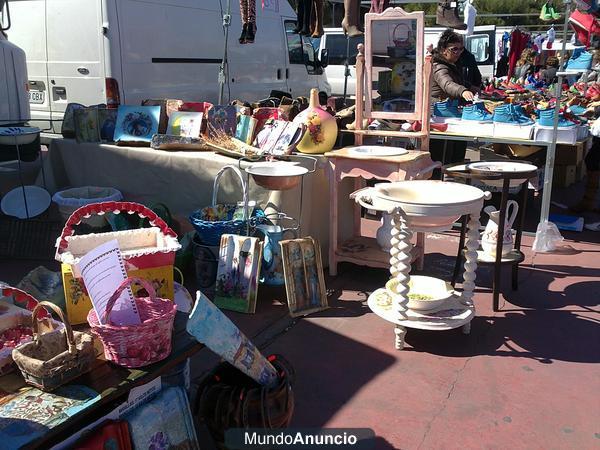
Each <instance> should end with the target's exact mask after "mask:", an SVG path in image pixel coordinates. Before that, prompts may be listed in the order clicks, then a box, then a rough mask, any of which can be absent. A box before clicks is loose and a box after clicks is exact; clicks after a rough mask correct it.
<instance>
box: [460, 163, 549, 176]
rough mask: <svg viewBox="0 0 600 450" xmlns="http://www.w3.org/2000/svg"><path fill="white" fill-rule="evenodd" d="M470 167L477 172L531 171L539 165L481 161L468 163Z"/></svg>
mask: <svg viewBox="0 0 600 450" xmlns="http://www.w3.org/2000/svg"><path fill="white" fill-rule="evenodd" d="M466 167H467V168H468V169H471V170H474V171H477V172H510V173H519V172H531V171H534V170H537V166H534V165H533V164H526V163H522V162H513V161H480V162H474V163H469V164H466Z"/></svg>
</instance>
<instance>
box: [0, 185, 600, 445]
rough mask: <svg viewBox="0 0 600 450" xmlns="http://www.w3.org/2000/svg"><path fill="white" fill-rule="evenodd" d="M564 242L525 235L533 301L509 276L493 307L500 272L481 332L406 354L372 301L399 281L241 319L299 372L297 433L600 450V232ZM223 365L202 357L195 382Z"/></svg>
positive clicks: (439, 256)
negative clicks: (322, 307) (553, 247)
mask: <svg viewBox="0 0 600 450" xmlns="http://www.w3.org/2000/svg"><path fill="white" fill-rule="evenodd" d="M566 197H568V195H567V196H566ZM531 207H532V208H533V209H535V208H536V204H535V202H532V206H531ZM533 222H534V221H532V223H533ZM564 234H565V236H566V237H567V238H568V240H567V241H565V248H564V249H563V250H562V252H561V253H558V254H546V255H537V256H535V257H533V256H532V254H531V252H530V246H531V242H532V240H531V238H526V239H525V247H526V248H525V251H526V253H527V259H526V261H525V262H524V263H523V264H522V265H521V270H520V286H519V291H516V292H513V291H511V290H510V273H509V271H508V270H507V271H505V273H504V276H503V279H504V297H503V298H502V299H501V311H500V312H496V313H494V312H492V310H491V293H490V290H489V288H490V280H491V271H490V269H489V268H486V267H481V268H480V269H479V270H478V272H477V273H478V279H477V286H478V288H477V291H476V295H475V303H476V305H477V308H478V311H477V317H476V319H475V320H474V321H473V326H472V332H471V334H470V335H469V336H465V335H463V334H461V333H460V331H458V330H456V331H449V332H426V331H418V330H409V332H408V335H407V338H406V342H407V345H406V348H405V349H404V350H403V351H396V350H394V348H393V338H394V337H393V336H394V335H393V329H392V325H391V324H388V323H386V322H384V321H383V320H381V319H379V318H378V317H377V316H375V315H374V314H372V313H371V312H370V311H369V309H368V308H367V307H366V303H365V300H366V297H367V295H368V293H370V292H372V291H373V290H374V289H375V288H378V287H380V286H382V285H383V284H384V283H385V280H386V279H387V277H388V275H387V273H386V271H384V270H370V269H365V268H361V267H357V266H352V265H346V264H343V265H341V266H340V275H339V276H338V277H336V278H334V279H331V278H328V280H327V286H328V288H329V289H331V291H332V295H331V297H330V302H331V308H330V309H329V310H327V311H325V312H323V313H320V314H315V315H313V316H310V317H308V318H304V319H299V320H291V319H290V318H289V316H288V315H287V307H286V306H285V304H283V303H282V301H283V300H284V299H285V293H284V291H283V290H282V289H272V288H271V289H266V288H261V290H260V291H259V293H260V295H259V303H258V310H257V313H256V314H255V315H242V314H235V313H231V314H230V316H231V317H232V318H233V320H234V321H235V322H236V323H238V325H239V326H240V327H241V328H242V330H243V331H244V332H246V333H247V334H248V335H249V336H252V338H253V340H254V341H255V342H256V343H257V344H258V345H260V346H261V347H262V348H263V349H264V352H265V353H280V354H282V355H285V357H286V358H287V359H288V360H289V361H290V362H291V363H292V364H293V366H294V368H295V370H296V383H295V387H294V388H295V394H296V410H295V414H294V418H293V422H292V425H295V426H302V427H369V428H372V429H374V430H375V432H376V433H377V435H378V436H379V437H378V445H377V448H378V449H391V448H402V449H418V448H422V449H441V448H444V449H445V448H448V449H464V448H489V449H508V448H510V449H521V448H523V449H525V448H527V449H531V448H539V449H591V448H599V447H600V425H599V424H600V395H599V394H598V393H599V392H600V371H599V370H598V367H599V366H598V364H599V363H600V326H599V324H598V322H599V315H598V311H599V308H598V303H599V302H598V299H599V298H600V258H599V257H598V256H599V254H600V244H598V243H594V241H595V242H598V238H597V237H596V236H597V234H596V233H591V232H588V233H582V234H575V233H572V234H568V233H564ZM456 245H457V236H456V234H452V233H449V234H445V235H432V236H430V238H429V239H428V240H427V248H426V253H427V256H426V258H427V260H426V264H425V267H426V271H425V272H426V273H427V274H435V275H439V276H448V274H449V273H450V271H451V270H452V266H453V257H452V256H451V255H452V254H453V253H454V252H455V251H456ZM39 263H40V261H22V260H17V261H0V268H1V269H2V272H1V275H0V279H2V280H5V281H8V282H11V283H14V282H17V281H18V280H19V279H20V278H21V277H22V276H23V275H24V274H25V273H27V271H28V270H29V269H31V268H33V267H35V266H37V265H38V264H39ZM41 263H43V264H45V265H46V266H47V267H49V268H51V269H54V270H56V269H57V264H56V263H54V262H51V261H41ZM189 284H190V285H189V287H190V289H193V280H191V281H189ZM215 362H216V358H215V357H214V355H212V354H211V353H210V352H209V351H208V350H204V351H202V352H201V353H200V354H199V355H197V356H196V357H195V358H194V360H193V373H194V375H200V374H201V373H202V371H203V370H205V369H207V368H209V367H211V366H212V365H213V364H215Z"/></svg>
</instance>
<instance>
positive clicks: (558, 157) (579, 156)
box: [554, 142, 585, 166]
mask: <svg viewBox="0 0 600 450" xmlns="http://www.w3.org/2000/svg"><path fill="white" fill-rule="evenodd" d="M584 154H585V142H577V143H576V144H573V145H568V144H558V145H557V146H556V153H555V155H554V164H555V165H560V166H568V165H577V164H579V163H580V162H581V161H583V158H584Z"/></svg>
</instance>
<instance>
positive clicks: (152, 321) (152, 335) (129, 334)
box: [87, 277, 177, 368]
mask: <svg viewBox="0 0 600 450" xmlns="http://www.w3.org/2000/svg"><path fill="white" fill-rule="evenodd" d="M133 283H139V284H140V285H141V286H142V287H143V288H144V289H146V292H148V295H149V296H150V297H137V298H136V299H135V302H136V305H137V309H138V312H139V314H140V319H141V321H142V323H141V324H140V325H126V326H120V325H113V324H111V322H110V313H111V311H112V308H113V306H114V305H115V302H116V301H117V299H118V298H119V296H120V295H121V292H123V290H125V289H126V288H127V287H128V286H130V285H131V284H133ZM176 311H177V307H176V305H175V303H174V302H172V301H171V300H167V299H164V298H158V297H156V292H155V291H154V288H153V287H152V285H151V284H150V283H148V282H147V281H145V280H142V279H140V278H133V277H129V278H127V279H126V280H124V281H123V283H121V285H120V286H119V288H118V289H117V290H116V291H115V293H114V294H113V295H112V297H111V298H110V299H109V300H108V303H107V304H106V311H105V313H104V320H103V322H104V323H105V324H106V325H102V324H100V322H99V321H98V317H97V315H96V311H94V309H91V310H90V312H89V313H88V317H87V320H88V323H89V324H90V327H91V329H92V332H93V333H94V334H95V335H96V336H98V338H99V339H100V340H101V341H102V344H103V345H104V356H105V357H106V359H107V360H109V361H112V362H114V363H115V364H118V365H120V366H124V367H130V368H134V367H142V366H147V365H148V364H152V363H155V362H158V361H161V360H163V359H165V358H166V357H167V356H169V355H170V354H171V334H172V331H173V321H174V319H175V313H176Z"/></svg>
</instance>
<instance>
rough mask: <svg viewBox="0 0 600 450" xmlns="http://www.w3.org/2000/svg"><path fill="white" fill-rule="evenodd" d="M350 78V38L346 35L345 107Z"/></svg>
mask: <svg viewBox="0 0 600 450" xmlns="http://www.w3.org/2000/svg"><path fill="white" fill-rule="evenodd" d="M349 76H350V36H348V35H346V61H345V62H344V106H346V97H347V96H348V77H349Z"/></svg>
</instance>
